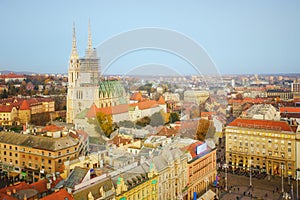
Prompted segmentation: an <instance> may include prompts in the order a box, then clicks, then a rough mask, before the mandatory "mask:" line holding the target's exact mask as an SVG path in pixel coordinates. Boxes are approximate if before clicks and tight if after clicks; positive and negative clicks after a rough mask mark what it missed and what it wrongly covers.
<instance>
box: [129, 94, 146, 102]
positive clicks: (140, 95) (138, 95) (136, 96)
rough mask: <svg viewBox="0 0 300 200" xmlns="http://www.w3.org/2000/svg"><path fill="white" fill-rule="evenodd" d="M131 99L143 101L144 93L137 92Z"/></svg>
mask: <svg viewBox="0 0 300 200" xmlns="http://www.w3.org/2000/svg"><path fill="white" fill-rule="evenodd" d="M130 100H134V101H142V100H143V97H142V94H141V93H140V92H135V93H134V94H133V95H132V96H131V97H130Z"/></svg>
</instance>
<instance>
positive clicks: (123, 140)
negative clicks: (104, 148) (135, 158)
mask: <svg viewBox="0 0 300 200" xmlns="http://www.w3.org/2000/svg"><path fill="white" fill-rule="evenodd" d="M131 142H132V139H130V138H124V137H122V136H120V135H116V136H115V137H114V138H112V139H111V140H109V141H108V143H109V144H114V145H116V146H117V147H119V146H120V144H122V145H126V144H130V143H131Z"/></svg>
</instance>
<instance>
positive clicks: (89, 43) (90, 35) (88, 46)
mask: <svg viewBox="0 0 300 200" xmlns="http://www.w3.org/2000/svg"><path fill="white" fill-rule="evenodd" d="M88 34H89V35H88V45H87V50H93V45H92V33H91V23H90V19H89V27H88Z"/></svg>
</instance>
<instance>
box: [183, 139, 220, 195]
mask: <svg viewBox="0 0 300 200" xmlns="http://www.w3.org/2000/svg"><path fill="white" fill-rule="evenodd" d="M182 150H184V151H186V152H187V153H188V154H189V156H188V157H189V160H188V166H187V168H188V196H187V197H188V198H187V199H192V198H193V195H194V192H197V193H201V192H205V189H206V186H208V185H210V184H211V183H213V182H214V181H215V180H216V175H217V156H216V148H215V149H210V148H209V147H208V146H207V144H206V143H203V142H201V141H198V142H195V143H193V144H190V145H188V146H186V147H184V148H182Z"/></svg>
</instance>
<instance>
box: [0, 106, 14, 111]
mask: <svg viewBox="0 0 300 200" xmlns="http://www.w3.org/2000/svg"><path fill="white" fill-rule="evenodd" d="M13 107H14V106H13V105H0V112H11V110H12V109H13Z"/></svg>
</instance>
